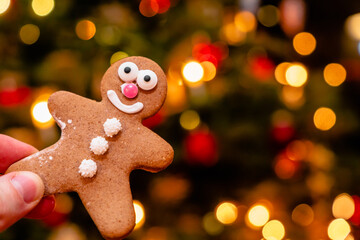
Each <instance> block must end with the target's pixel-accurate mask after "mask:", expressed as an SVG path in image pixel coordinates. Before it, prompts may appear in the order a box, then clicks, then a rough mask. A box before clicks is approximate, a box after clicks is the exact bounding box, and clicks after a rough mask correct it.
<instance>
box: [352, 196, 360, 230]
mask: <svg viewBox="0 0 360 240" xmlns="http://www.w3.org/2000/svg"><path fill="white" fill-rule="evenodd" d="M352 198H353V200H354V204H355V211H354V214H353V215H352V217H351V218H350V221H351V223H352V224H354V225H356V226H359V225H360V197H359V196H356V195H354V196H352Z"/></svg>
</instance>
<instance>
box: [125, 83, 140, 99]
mask: <svg viewBox="0 0 360 240" xmlns="http://www.w3.org/2000/svg"><path fill="white" fill-rule="evenodd" d="M121 91H122V93H123V94H124V95H125V97H127V98H134V97H136V95H137V94H138V87H137V86H136V85H135V84H133V83H124V84H123V85H121Z"/></svg>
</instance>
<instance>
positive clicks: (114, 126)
mask: <svg viewBox="0 0 360 240" xmlns="http://www.w3.org/2000/svg"><path fill="white" fill-rule="evenodd" d="M103 126H104V131H105V133H106V135H107V136H108V137H113V136H115V135H116V134H118V133H119V131H120V130H121V128H122V127H121V123H120V121H119V120H118V119H116V118H111V119H109V118H108V119H107V120H106V121H105V123H104V125H103Z"/></svg>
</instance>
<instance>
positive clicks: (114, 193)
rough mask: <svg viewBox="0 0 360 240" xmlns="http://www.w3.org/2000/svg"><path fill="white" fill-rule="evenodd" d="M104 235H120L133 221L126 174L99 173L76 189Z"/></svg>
mask: <svg viewBox="0 0 360 240" xmlns="http://www.w3.org/2000/svg"><path fill="white" fill-rule="evenodd" d="M76 191H77V192H78V194H79V197H80V199H81V201H82V202H83V204H84V206H85V208H86V209H87V211H88V213H89V214H90V216H91V218H92V219H93V221H94V223H95V224H96V226H97V227H98V229H99V231H100V233H101V234H102V235H103V237H104V238H105V239H112V240H114V239H123V238H125V237H126V236H127V235H128V234H129V233H130V232H131V230H132V229H133V228H134V225H135V213H134V208H133V202H132V197H131V190H130V184H129V178H128V176H127V174H120V175H119V174H114V175H111V174H110V175H109V174H98V175H96V181H93V182H91V183H89V184H86V185H84V186H82V187H81V188H80V189H76Z"/></svg>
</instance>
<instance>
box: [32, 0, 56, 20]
mask: <svg viewBox="0 0 360 240" xmlns="http://www.w3.org/2000/svg"><path fill="white" fill-rule="evenodd" d="M54 6H55V2H54V0H32V2H31V7H32V9H33V10H34V12H35V14H36V15H38V16H41V17H43V16H46V15H48V14H49V13H51V11H52V10H53V9H54Z"/></svg>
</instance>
